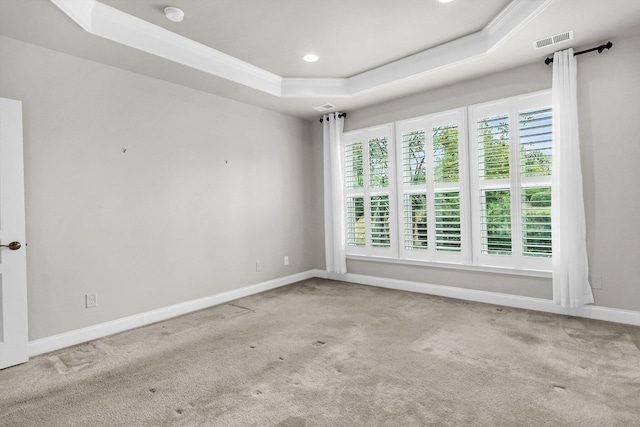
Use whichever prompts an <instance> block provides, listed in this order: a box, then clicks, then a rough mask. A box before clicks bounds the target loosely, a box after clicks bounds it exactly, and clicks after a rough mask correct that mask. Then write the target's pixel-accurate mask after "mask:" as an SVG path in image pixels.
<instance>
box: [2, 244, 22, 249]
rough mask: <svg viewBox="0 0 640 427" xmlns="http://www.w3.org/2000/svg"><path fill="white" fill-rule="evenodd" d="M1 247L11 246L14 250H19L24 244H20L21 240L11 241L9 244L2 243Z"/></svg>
mask: <svg viewBox="0 0 640 427" xmlns="http://www.w3.org/2000/svg"><path fill="white" fill-rule="evenodd" d="M0 247H1V248H9V249H11V250H12V251H17V250H18V249H20V248H21V247H22V245H21V244H20V242H11V243H9V244H8V245H0Z"/></svg>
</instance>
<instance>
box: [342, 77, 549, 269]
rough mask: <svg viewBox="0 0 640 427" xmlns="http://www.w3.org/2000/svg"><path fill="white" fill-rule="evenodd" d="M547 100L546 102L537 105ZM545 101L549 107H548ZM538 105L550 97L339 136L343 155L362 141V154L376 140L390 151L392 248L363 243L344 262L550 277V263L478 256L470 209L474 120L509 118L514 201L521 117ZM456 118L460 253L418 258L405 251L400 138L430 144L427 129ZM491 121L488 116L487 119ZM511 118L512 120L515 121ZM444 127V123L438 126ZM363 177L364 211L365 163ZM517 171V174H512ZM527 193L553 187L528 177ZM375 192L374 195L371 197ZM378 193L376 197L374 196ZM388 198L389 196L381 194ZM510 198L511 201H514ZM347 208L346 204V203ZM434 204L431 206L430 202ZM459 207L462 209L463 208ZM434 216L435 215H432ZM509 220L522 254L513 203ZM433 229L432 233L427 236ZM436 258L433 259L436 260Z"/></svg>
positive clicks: (475, 192) (475, 184)
mask: <svg viewBox="0 0 640 427" xmlns="http://www.w3.org/2000/svg"><path fill="white" fill-rule="evenodd" d="M541 100H545V102H541ZM547 100H548V101H547ZM501 105H503V106H507V108H503V109H502V110H500V109H499V106H501ZM541 105H551V91H550V90H543V91H538V92H533V93H529V94H524V95H520V96H514V97H510V98H505V99H500V100H495V101H490V102H486V103H481V104H475V105H470V106H467V107H462V108H459V109H454V110H449V111H444V112H438V113H435V114H430V115H426V116H421V117H416V118H412V119H406V120H401V121H397V122H394V123H387V124H384V125H379V126H373V127H370V128H365V129H360V130H355V131H350V132H345V133H344V134H343V147H342V152H343V153H344V152H345V147H346V145H347V144H349V143H352V142H355V141H362V143H363V149H364V145H365V144H367V143H368V141H369V139H371V138H374V137H379V136H387V138H388V144H389V145H388V149H389V187H388V190H389V191H388V194H389V205H390V212H391V218H390V233H391V236H390V237H391V247H390V248H384V249H382V248H372V247H370V245H369V242H368V241H367V242H366V243H365V246H364V247H354V246H347V259H349V260H355V261H372V262H382V263H388V264H399V265H415V266H424V267H430V268H444V269H454V270H467V271H479V272H487V273H497V274H510V275H518V276H531V277H543V278H550V277H551V258H536V257H527V256H522V255H520V256H513V255H512V256H504V257H502V256H500V255H483V254H481V253H480V250H479V249H480V242H481V240H480V218H479V212H480V209H479V208H478V209H474V208H473V207H472V206H479V194H480V187H479V180H478V179H474V177H476V176H478V175H477V173H478V171H477V153H475V152H474V149H473V144H474V143H475V142H477V141H476V139H475V138H476V126H474V124H476V123H477V119H478V118H479V117H480V116H482V117H487V115H486V114H479V113H481V112H483V111H491V110H495V111H500V112H501V113H505V112H507V113H508V114H509V117H510V120H509V134H510V150H511V151H510V168H511V171H512V173H511V174H510V178H509V180H507V181H508V185H509V188H517V189H518V191H517V197H518V200H520V199H519V197H520V190H521V189H522V186H521V182H520V181H521V178H520V173H519V162H520V152H519V150H520V145H519V132H518V126H519V120H518V117H519V112H520V111H524V110H527V109H531V108H536V107H540V106H541ZM456 115H458V116H457V117H459V118H460V122H459V141H458V144H459V146H458V150H459V167H460V171H459V174H460V180H459V188H460V203H461V212H460V215H461V228H462V229H463V232H462V239H463V244H462V252H461V253H457V254H453V255H455V256H450V255H452V254H447V253H440V254H435V253H434V251H433V250H432V248H433V246H434V245H430V247H429V249H428V250H425V251H424V253H423V254H418V253H416V252H422V251H415V250H413V251H412V250H404V223H403V217H404V212H403V209H404V206H403V203H402V198H403V192H404V186H403V177H402V164H401V162H402V133H403V132H408V131H411V129H413V128H415V129H414V130H418V129H424V130H425V137H427V138H431V135H429V134H430V132H428V131H427V130H428V129H430V128H429V127H428V126H429V124H432V123H439V122H440V121H444V120H445V119H446V118H448V117H456ZM489 115H490V114H489ZM514 118H515V120H514ZM441 124H444V123H440V125H441ZM436 126H437V125H436ZM363 163H365V164H364V165H363V173H364V180H365V182H366V183H367V185H366V186H365V187H367V188H366V191H365V189H358V190H361V191H360V192H359V193H358V194H363V195H364V197H365V206H367V205H368V204H369V203H370V195H371V192H370V190H369V189H368V182H369V181H368V173H369V171H368V162H364V159H363ZM513 171H516V172H517V173H516V172H513ZM525 180H526V182H527V185H526V187H536V186H545V187H546V186H551V177H550V176H549V177H548V178H547V177H544V178H540V177H527V178H525ZM492 181H493V182H490V183H486V185H485V187H483V188H490V187H496V188H498V187H499V186H500V185H501V184H506V183H505V182H499V181H504V180H492ZM375 192H376V191H374V193H375ZM378 193H379V192H378ZM384 193H385V194H387V192H384ZM353 194H356V193H355V192H354V190H349V189H347V191H345V196H349V195H353ZM431 194H433V188H431ZM514 197H516V196H512V201H513V200H514ZM345 203H346V198H345ZM431 203H433V201H431ZM463 204H464V205H465V206H463ZM431 211H433V210H431ZM511 215H512V227H513V224H514V223H515V224H518V225H517V227H516V228H515V229H514V228H512V230H511V235H512V248H519V250H521V249H522V244H521V243H522V242H521V241H522V233H521V229H520V221H514V220H513V218H521V203H520V202H518V203H513V202H512V203H511ZM369 216H370V211H369V210H365V217H366V218H367V219H366V223H367V226H366V227H368V228H367V233H368V234H367V236H370V225H369V224H368V223H369ZM431 230H432V229H430V231H431ZM436 255H437V256H436Z"/></svg>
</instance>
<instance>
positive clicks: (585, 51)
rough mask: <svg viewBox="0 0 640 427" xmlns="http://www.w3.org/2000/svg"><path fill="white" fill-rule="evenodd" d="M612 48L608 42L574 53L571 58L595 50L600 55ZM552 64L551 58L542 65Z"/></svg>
mask: <svg viewBox="0 0 640 427" xmlns="http://www.w3.org/2000/svg"><path fill="white" fill-rule="evenodd" d="M612 47H613V43H611V42H608V43H606V44H601V45H600V46H598V47H592V48H591V49H587V50H583V51H580V52H576V53H574V54H573V56H578V55H582V54H583V53H589V52H593V51H594V50H597V51H598V53H602V51H604V50H605V49H607V50H609V49H611V48H612ZM552 62H553V58H547V59H545V60H544V63H545V64H547V65H549V64H551V63H552Z"/></svg>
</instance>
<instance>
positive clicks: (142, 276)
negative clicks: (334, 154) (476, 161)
mask: <svg viewBox="0 0 640 427" xmlns="http://www.w3.org/2000/svg"><path fill="white" fill-rule="evenodd" d="M0 63H1V64H2V73H1V74H0V96H2V97H6V98H12V99H18V100H21V101H22V102H23V117H24V151H25V182H26V184H25V185H26V190H25V191H26V211H27V241H28V245H29V246H28V256H27V262H28V304H29V339H30V340H35V339H38V338H43V337H47V336H51V335H54V334H58V333H62V332H65V331H70V330H75V329H78V328H83V327H87V326H91V325H95V324H99V323H102V322H106V321H109V320H113V319H118V318H121V317H124V316H129V315H133V314H137V313H141V312H145V311H148V310H153V309H156V308H160V307H165V306H168V305H172V304H176V303H180V302H183V301H188V300H192V299H196V298H200V297H204V296H209V295H213V294H216V293H219V292H223V291H227V290H231V289H235V288H239V287H242V286H246V285H251V284H254V283H259V282H263V281H266V280H270V279H273V278H278V277H283V276H287V275H290V274H294V273H298V272H302V271H307V270H310V269H312V268H316V267H320V266H322V262H319V261H318V260H320V261H321V260H322V258H319V256H322V244H321V242H320V243H318V240H317V239H315V237H316V236H315V234H311V235H310V234H309V233H308V231H309V230H316V229H318V228H321V227H320V226H319V225H320V224H321V223H320V222H319V221H321V216H320V215H319V214H318V212H319V211H320V210H321V209H322V204H321V203H322V193H321V191H320V192H319V193H318V191H317V190H318V186H317V182H318V181H320V182H321V181H322V180H321V176H322V175H321V168H322V165H321V163H320V164H318V162H321V159H322V156H321V154H322V147H321V145H320V146H318V145H317V144H315V145H314V144H312V141H311V140H312V137H311V135H312V134H311V126H310V123H309V122H307V121H303V120H300V119H296V118H293V117H289V116H286V115H282V114H278V113H274V112H271V111H268V110H264V109H260V108H256V107H252V106H249V105H245V104H241V103H238V102H234V101H230V100H228V99H224V98H220V97H216V96H214V95H210V94H206V93H203V92H199V91H196V90H192V89H187V88H184V87H181V86H178V85H174V84H170V83H166V82H163V81H159V80H154V79H151V78H148V77H144V76H141V75H137V74H134V73H131V72H127V71H123V70H120V69H116V68H112V67H108V66H105V65H102V64H98V63H95V62H90V61H86V60H83V59H79V58H76V57H72V56H68V55H65V54H61V53H58V52H55V51H51V50H47V49H43V48H40V47H36V46H33V45H29V44H25V43H23V42H19V41H15V40H12V39H8V38H5V37H0ZM125 148H126V153H123V149H125ZM318 174H320V175H319V176H318ZM320 188H321V187H320ZM309 236H311V237H313V238H312V239H310V238H309ZM284 255H288V256H289V258H290V265H289V266H287V267H285V266H284V265H283V264H284V263H283V256H284ZM256 261H259V262H260V263H261V264H262V271H261V272H259V273H258V272H256V267H255V263H256ZM93 292H97V294H98V307H96V308H91V309H86V308H85V301H84V296H85V294H87V293H93Z"/></svg>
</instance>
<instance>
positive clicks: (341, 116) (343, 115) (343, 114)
mask: <svg viewBox="0 0 640 427" xmlns="http://www.w3.org/2000/svg"><path fill="white" fill-rule="evenodd" d="M329 114H331V113H329ZM334 114H335V113H334ZM343 117H347V113H340V114H338V118H339V119H341V118H343ZM322 122H324V119H320V123H322Z"/></svg>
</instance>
